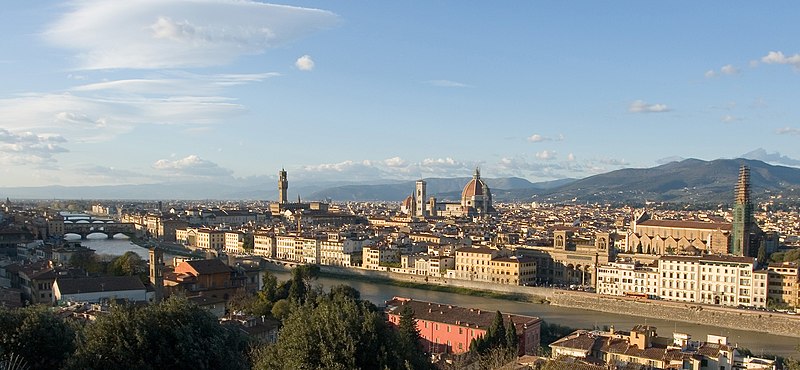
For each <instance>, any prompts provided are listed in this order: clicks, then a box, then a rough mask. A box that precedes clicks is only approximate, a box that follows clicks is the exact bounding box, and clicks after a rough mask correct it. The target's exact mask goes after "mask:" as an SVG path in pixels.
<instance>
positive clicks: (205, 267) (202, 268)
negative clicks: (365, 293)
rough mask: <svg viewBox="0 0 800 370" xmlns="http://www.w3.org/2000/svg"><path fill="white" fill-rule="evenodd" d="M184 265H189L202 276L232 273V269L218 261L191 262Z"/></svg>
mask: <svg viewBox="0 0 800 370" xmlns="http://www.w3.org/2000/svg"><path fill="white" fill-rule="evenodd" d="M183 263H187V264H189V266H191V267H192V269H194V270H195V271H197V273H198V274H200V275H206V274H220V273H225V272H228V273H229V272H231V268H230V267H228V265H226V264H224V263H223V262H222V261H220V260H218V259H210V260H189V261H184V262H183Z"/></svg>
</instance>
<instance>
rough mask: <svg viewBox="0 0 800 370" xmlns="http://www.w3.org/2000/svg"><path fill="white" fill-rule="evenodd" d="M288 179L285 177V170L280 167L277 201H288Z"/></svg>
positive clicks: (283, 202) (281, 202)
mask: <svg viewBox="0 0 800 370" xmlns="http://www.w3.org/2000/svg"><path fill="white" fill-rule="evenodd" d="M288 191H289V180H287V179H286V170H284V169H283V168H281V170H280V172H278V203H280V204H286V202H287V201H288V197H287V194H288Z"/></svg>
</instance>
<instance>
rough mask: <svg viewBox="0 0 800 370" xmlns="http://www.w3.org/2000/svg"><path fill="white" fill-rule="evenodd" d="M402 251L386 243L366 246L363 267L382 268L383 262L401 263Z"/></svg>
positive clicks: (363, 253)
mask: <svg viewBox="0 0 800 370" xmlns="http://www.w3.org/2000/svg"><path fill="white" fill-rule="evenodd" d="M399 262H400V253H399V251H398V250H397V249H394V248H389V247H387V246H385V245H378V246H365V247H364V248H363V249H362V267H364V268H367V269H372V270H380V266H381V264H387V263H399Z"/></svg>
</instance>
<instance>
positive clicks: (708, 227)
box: [637, 220, 733, 231]
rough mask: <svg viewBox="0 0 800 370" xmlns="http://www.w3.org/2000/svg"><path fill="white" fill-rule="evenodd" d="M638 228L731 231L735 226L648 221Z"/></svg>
mask: <svg viewBox="0 0 800 370" xmlns="http://www.w3.org/2000/svg"><path fill="white" fill-rule="evenodd" d="M637 226H656V227H669V228H673V229H702V230H717V229H720V230H723V231H730V230H732V229H733V225H732V224H729V223H727V222H702V221H681V220H647V221H642V222H639V223H637Z"/></svg>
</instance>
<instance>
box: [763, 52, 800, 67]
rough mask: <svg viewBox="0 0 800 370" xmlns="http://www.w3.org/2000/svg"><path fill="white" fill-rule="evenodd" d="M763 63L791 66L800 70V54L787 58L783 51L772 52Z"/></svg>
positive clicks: (764, 58)
mask: <svg viewBox="0 0 800 370" xmlns="http://www.w3.org/2000/svg"><path fill="white" fill-rule="evenodd" d="M761 61H762V62H764V63H766V64H790V65H792V66H794V67H795V68H800V54H795V55H792V56H786V55H783V52H781V51H770V52H769V53H768V54H767V55H765V56H764V57H762V58H761Z"/></svg>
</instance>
